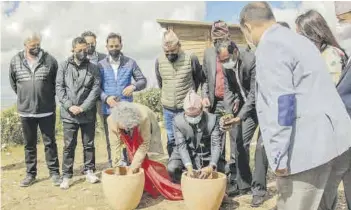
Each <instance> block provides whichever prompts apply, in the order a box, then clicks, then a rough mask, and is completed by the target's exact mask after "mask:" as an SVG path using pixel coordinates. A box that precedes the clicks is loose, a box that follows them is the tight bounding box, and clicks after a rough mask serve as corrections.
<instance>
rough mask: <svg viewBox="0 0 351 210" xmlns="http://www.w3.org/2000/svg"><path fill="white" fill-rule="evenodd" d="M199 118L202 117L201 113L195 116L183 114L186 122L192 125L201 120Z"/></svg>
mask: <svg viewBox="0 0 351 210" xmlns="http://www.w3.org/2000/svg"><path fill="white" fill-rule="evenodd" d="M201 118H202V113H201V114H200V115H198V116H196V117H189V116H187V115H185V120H186V121H187V122H188V123H190V124H193V125H196V124H198V123H199V122H200V121H201Z"/></svg>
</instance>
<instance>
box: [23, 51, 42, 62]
mask: <svg viewBox="0 0 351 210" xmlns="http://www.w3.org/2000/svg"><path fill="white" fill-rule="evenodd" d="M42 55H43V52H42V51H40V52H39V54H38V56H37V57H34V58H30V59H29V56H28V54H27V53H26V52H25V51H24V59H26V61H27V62H28V63H29V62H30V63H34V62H38V61H39V59H40V58H41V56H42Z"/></svg>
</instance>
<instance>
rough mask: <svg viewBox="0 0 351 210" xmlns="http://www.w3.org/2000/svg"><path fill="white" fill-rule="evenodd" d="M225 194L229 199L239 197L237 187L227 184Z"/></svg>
mask: <svg viewBox="0 0 351 210" xmlns="http://www.w3.org/2000/svg"><path fill="white" fill-rule="evenodd" d="M226 193H227V195H228V196H229V197H234V196H237V195H240V190H239V189H238V185H236V184H234V185H233V184H228V185H227V192H226Z"/></svg>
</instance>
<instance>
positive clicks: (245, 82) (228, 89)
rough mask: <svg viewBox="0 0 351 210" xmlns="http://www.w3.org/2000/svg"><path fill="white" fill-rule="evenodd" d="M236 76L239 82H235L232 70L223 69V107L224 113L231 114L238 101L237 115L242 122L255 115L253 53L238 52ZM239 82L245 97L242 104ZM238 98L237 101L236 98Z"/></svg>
mask: <svg viewBox="0 0 351 210" xmlns="http://www.w3.org/2000/svg"><path fill="white" fill-rule="evenodd" d="M238 62H239V63H238V67H239V69H238V70H239V71H238V75H239V81H237V80H236V76H235V72H234V71H233V69H224V68H223V73H224V88H225V93H224V105H225V108H226V111H227V112H229V113H233V108H234V102H235V101H236V100H239V101H240V106H239V113H238V114H237V116H238V117H240V118H241V119H242V120H245V119H246V118H247V117H248V116H249V115H251V114H255V113H256V112H255V83H256V60H255V55H254V53H253V52H250V51H247V50H240V55H239V59H238ZM238 82H240V84H241V86H242V88H243V92H244V94H245V97H246V102H244V99H243V96H242V94H241V92H240V87H239V84H238ZM237 96H239V99H238V97H237Z"/></svg>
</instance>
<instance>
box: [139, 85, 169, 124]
mask: <svg viewBox="0 0 351 210" xmlns="http://www.w3.org/2000/svg"><path fill="white" fill-rule="evenodd" d="M134 102H136V103H140V104H143V105H145V106H147V107H149V108H150V109H151V110H152V111H154V112H155V113H156V114H157V116H158V120H159V121H160V120H161V119H162V105H161V91H160V89H159V88H150V89H147V90H144V91H140V92H137V93H135V94H134Z"/></svg>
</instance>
